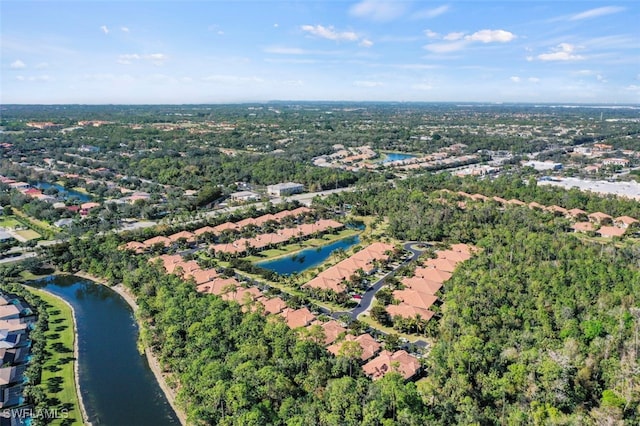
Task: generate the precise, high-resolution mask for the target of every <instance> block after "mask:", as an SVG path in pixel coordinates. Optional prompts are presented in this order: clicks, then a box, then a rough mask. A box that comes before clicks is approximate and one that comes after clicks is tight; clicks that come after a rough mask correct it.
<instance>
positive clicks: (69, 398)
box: [26, 287, 83, 425]
mask: <svg viewBox="0 0 640 426" xmlns="http://www.w3.org/2000/svg"><path fill="white" fill-rule="evenodd" d="M26 288H27V290H29V291H30V292H32V293H35V294H37V295H38V296H39V297H41V298H42V299H43V300H44V301H45V302H46V304H47V305H46V306H47V308H46V309H47V314H48V316H49V330H48V331H47V332H46V333H45V337H46V339H47V344H46V347H45V353H46V361H45V363H44V365H43V366H42V377H41V380H40V385H39V386H40V387H41V388H42V389H43V390H44V392H45V395H46V397H47V398H48V399H49V404H48V408H49V409H58V410H63V409H67V410H68V411H67V412H68V413H69V416H68V418H67V419H54V420H53V421H52V422H51V424H53V425H82V424H83V423H82V413H81V411H80V404H79V402H78V395H77V393H76V382H75V377H74V374H75V370H74V367H75V363H76V359H75V357H74V353H73V347H74V339H75V330H74V323H73V314H72V312H71V308H70V307H69V306H68V305H67V304H66V303H65V302H63V301H62V300H61V299H59V298H57V297H55V296H53V295H51V294H49V293H47V292H45V291H42V290H36V289H33V288H30V287H26Z"/></svg>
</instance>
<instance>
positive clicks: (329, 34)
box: [300, 25, 358, 41]
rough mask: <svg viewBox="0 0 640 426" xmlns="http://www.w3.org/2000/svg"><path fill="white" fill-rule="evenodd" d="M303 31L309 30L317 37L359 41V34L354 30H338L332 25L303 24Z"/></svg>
mask: <svg viewBox="0 0 640 426" xmlns="http://www.w3.org/2000/svg"><path fill="white" fill-rule="evenodd" d="M300 28H301V29H302V31H305V32H308V33H309V34H312V35H314V36H316V37H321V38H326V39H328V40H334V41H343V40H344V41H357V40H358V35H357V34H356V33H354V32H353V31H343V32H340V31H336V30H334V29H333V27H332V26H329V27H325V26H323V25H315V26H313V25H303V26H302V27H300Z"/></svg>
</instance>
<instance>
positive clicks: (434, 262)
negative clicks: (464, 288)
mask: <svg viewBox="0 0 640 426" xmlns="http://www.w3.org/2000/svg"><path fill="white" fill-rule="evenodd" d="M424 264H425V266H427V267H429V266H432V267H434V268H436V269H439V270H441V271H445V272H453V271H454V270H455V269H456V265H457V264H458V262H456V261H453V260H449V259H428V260H426V261H425V262H424Z"/></svg>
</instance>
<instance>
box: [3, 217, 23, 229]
mask: <svg viewBox="0 0 640 426" xmlns="http://www.w3.org/2000/svg"><path fill="white" fill-rule="evenodd" d="M20 225H21V223H20V222H18V221H17V220H16V219H14V218H13V217H3V218H2V220H0V228H15V227H16V226H20Z"/></svg>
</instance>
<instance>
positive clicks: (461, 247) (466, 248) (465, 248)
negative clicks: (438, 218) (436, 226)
mask: <svg viewBox="0 0 640 426" xmlns="http://www.w3.org/2000/svg"><path fill="white" fill-rule="evenodd" d="M451 250H453V251H457V252H460V253H466V254H471V253H473V252H475V247H473V246H470V245H469V244H462V243H459V244H451Z"/></svg>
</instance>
